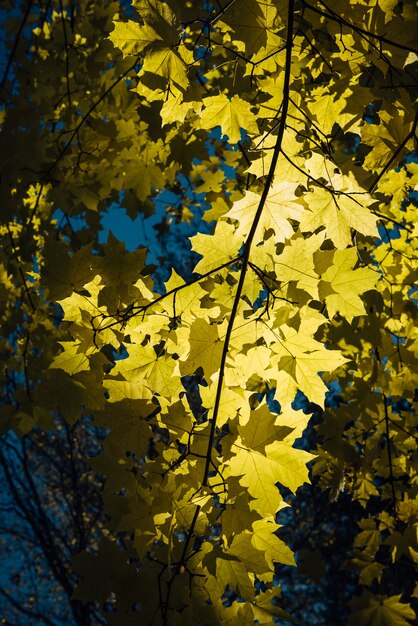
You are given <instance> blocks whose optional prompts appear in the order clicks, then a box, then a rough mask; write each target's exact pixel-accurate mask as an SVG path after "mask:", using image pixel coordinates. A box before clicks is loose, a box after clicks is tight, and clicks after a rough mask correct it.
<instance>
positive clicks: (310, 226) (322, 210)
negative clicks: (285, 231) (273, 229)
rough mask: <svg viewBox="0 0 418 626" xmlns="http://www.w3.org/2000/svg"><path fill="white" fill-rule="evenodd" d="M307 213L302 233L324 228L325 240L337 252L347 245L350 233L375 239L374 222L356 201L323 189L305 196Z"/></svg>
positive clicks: (304, 216) (302, 218) (371, 215)
mask: <svg viewBox="0 0 418 626" xmlns="http://www.w3.org/2000/svg"><path fill="white" fill-rule="evenodd" d="M305 201H306V203H307V206H308V210H307V211H306V212H305V213H304V214H303V215H302V217H301V220H300V229H301V231H302V232H307V231H310V232H315V231H316V230H317V229H318V228H323V227H324V226H325V229H326V236H327V237H328V238H329V239H331V240H332V241H333V243H334V244H335V246H336V247H337V248H339V249H343V248H346V247H347V246H349V245H350V243H351V229H354V230H357V231H358V232H360V233H362V234H363V235H372V236H377V229H376V222H377V218H376V217H375V216H374V215H373V214H372V213H371V212H370V211H369V210H368V209H366V208H365V207H364V206H363V205H362V204H361V203H360V201H359V200H358V199H357V197H355V198H353V197H351V196H349V195H348V194H345V195H344V194H336V193H334V192H332V191H331V190H329V191H328V190H327V189H325V188H323V187H320V188H316V189H315V191H311V192H308V193H307V194H306V195H305Z"/></svg>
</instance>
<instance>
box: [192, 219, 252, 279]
mask: <svg viewBox="0 0 418 626" xmlns="http://www.w3.org/2000/svg"><path fill="white" fill-rule="evenodd" d="M190 241H191V242H192V250H194V251H195V252H198V253H199V254H200V255H201V256H202V257H203V258H202V259H201V260H200V261H199V263H198V264H197V265H196V267H195V268H194V271H195V272H197V273H200V274H205V273H206V272H209V271H210V270H213V269H215V268H217V267H219V266H221V265H223V264H224V263H226V262H227V261H231V260H232V259H234V258H236V257H237V256H238V251H239V249H240V247H241V244H242V242H243V237H239V236H234V227H233V226H232V224H227V223H226V222H218V223H217V224H216V228H215V232H214V234H213V235H206V234H203V233H199V234H198V235H194V237H190Z"/></svg>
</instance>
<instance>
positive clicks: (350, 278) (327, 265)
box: [316, 248, 378, 322]
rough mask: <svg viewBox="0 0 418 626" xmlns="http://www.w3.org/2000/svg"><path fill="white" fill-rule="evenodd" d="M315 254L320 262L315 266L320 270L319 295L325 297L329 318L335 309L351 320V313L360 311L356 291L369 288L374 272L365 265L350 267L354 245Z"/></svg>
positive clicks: (375, 278) (352, 262)
mask: <svg viewBox="0 0 418 626" xmlns="http://www.w3.org/2000/svg"><path fill="white" fill-rule="evenodd" d="M318 255H320V262H319V263H316V269H317V271H318V272H319V273H320V274H321V282H320V283H319V295H320V297H321V299H325V302H326V304H327V309H328V313H329V316H330V318H332V317H334V315H335V314H336V313H337V312H338V313H340V314H341V315H342V316H343V317H345V318H346V319H347V320H348V321H349V322H351V321H352V319H353V317H356V316H357V315H364V313H365V309H364V304H363V302H362V300H361V298H360V294H363V293H364V292H365V291H368V290H369V289H373V287H374V286H375V284H376V282H377V279H378V274H377V273H376V272H373V271H372V270H371V269H369V268H368V267H361V268H358V269H356V270H353V269H352V268H353V266H354V265H355V264H356V262H357V260H358V257H357V250H356V248H348V249H347V250H336V251H335V252H334V251H333V250H324V251H321V252H319V253H318ZM324 270H325V271H324Z"/></svg>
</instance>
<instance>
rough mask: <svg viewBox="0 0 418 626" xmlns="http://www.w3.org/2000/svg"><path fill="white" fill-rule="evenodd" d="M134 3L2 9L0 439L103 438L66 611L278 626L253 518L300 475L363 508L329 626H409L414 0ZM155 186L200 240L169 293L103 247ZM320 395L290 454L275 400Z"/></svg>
mask: <svg viewBox="0 0 418 626" xmlns="http://www.w3.org/2000/svg"><path fill="white" fill-rule="evenodd" d="M132 4H133V15H131V19H128V18H127V16H126V15H125V14H124V12H123V7H122V5H121V4H120V3H119V2H110V1H107V0H104V1H103V2H99V3H96V2H77V1H76V0H52V1H51V2H40V3H38V4H37V5H36V6H35V3H33V2H26V3H25V10H24V12H23V14H22V16H20V17H19V21H18V22H17V24H16V20H15V18H11V20H10V33H11V40H10V42H9V47H10V57H9V62H8V64H7V66H6V71H5V75H4V77H3V80H2V84H1V88H2V98H3V103H4V105H3V108H2V111H1V122H2V127H1V133H0V140H1V142H2V144H1V145H2V153H1V170H2V180H1V188H0V193H1V203H2V213H1V223H0V237H1V242H2V246H1V252H0V275H1V285H0V298H1V302H2V308H1V332H0V352H1V354H2V358H3V359H4V367H3V369H2V388H3V392H4V397H5V402H4V403H3V405H2V406H1V407H0V408H1V415H2V423H3V428H4V431H7V429H9V428H12V429H13V430H14V431H15V432H16V433H18V434H21V435H23V436H24V435H25V434H26V433H28V432H30V431H31V429H33V428H34V427H36V428H38V429H45V430H47V429H48V428H50V427H51V426H52V425H53V423H54V420H56V419H58V420H60V421H63V423H65V424H67V425H68V426H69V427H70V428H71V427H73V426H74V425H75V424H77V423H78V422H79V420H80V419H81V418H88V417H89V416H91V415H93V416H94V420H95V423H96V424H98V425H99V426H100V427H104V428H105V429H106V430H107V431H108V435H107V437H106V440H105V442H104V451H103V454H102V455H100V456H98V457H95V459H93V460H92V461H91V464H92V467H93V468H94V470H95V471H96V472H98V473H99V474H102V475H103V476H105V484H104V487H103V491H102V498H103V503H104V510H105V512H106V515H107V519H108V521H107V522H106V527H105V528H104V530H103V538H102V539H101V541H100V543H99V545H98V546H97V548H96V550H95V551H94V550H93V551H91V550H90V551H85V552H81V553H80V554H79V555H78V556H77V557H76V558H75V560H74V566H75V568H76V570H77V571H78V572H79V573H80V575H81V576H82V578H83V580H82V582H81V584H80V585H79V586H78V588H77V590H76V592H75V599H76V600H79V601H81V602H89V601H93V600H94V601H96V602H97V603H101V604H103V603H106V602H107V601H109V598H110V599H111V602H112V612H111V613H109V623H110V624H115V625H121V626H122V625H123V626H129V625H130V624H137V623H138V619H140V620H141V623H144V624H147V625H148V624H149V625H150V626H157V625H161V626H177V625H180V624H181V625H185V624H190V625H194V626H195V625H196V624H202V625H207V626H215V625H216V624H226V625H227V624H231V625H233V624H237V623H243V624H253V623H254V620H257V622H258V623H259V624H270V623H272V621H274V620H275V619H276V618H279V619H288V620H292V617H291V616H290V615H288V614H287V613H286V612H285V611H284V610H283V609H282V608H280V606H279V601H278V599H279V588H278V586H277V585H276V579H275V575H274V571H275V569H274V568H275V565H274V564H275V563H279V564H283V565H292V564H294V556H293V553H292V551H291V550H290V548H289V547H288V545H287V544H286V543H285V542H284V541H283V539H282V538H280V535H279V534H278V533H277V531H278V529H279V524H278V523H277V520H278V519H279V518H280V513H281V511H283V509H284V508H285V507H287V506H288V504H287V502H286V499H285V495H286V493H288V492H289V491H290V492H292V493H295V492H296V491H297V489H298V488H299V487H300V486H301V485H302V484H303V483H304V482H306V481H308V470H307V467H306V464H307V463H308V462H311V461H312V462H313V470H312V471H313V475H314V476H315V477H317V478H316V480H318V481H319V483H320V485H321V487H322V488H323V489H325V490H327V489H328V490H330V492H331V497H332V498H337V497H338V495H339V494H340V493H341V492H342V491H344V492H346V493H348V494H350V495H351V498H353V499H355V500H356V501H358V502H359V504H360V506H361V508H362V517H361V519H360V521H359V531H358V534H357V535H356V538H355V550H354V552H353V554H352V558H351V562H350V567H352V568H354V569H355V570H357V571H358V572H359V580H360V583H361V585H362V586H363V589H364V591H363V594H362V595H361V596H359V597H357V598H355V599H354V600H353V602H352V606H351V609H352V613H351V617H350V619H349V622H348V623H349V625H350V626H352V625H354V624H357V623H362V624H366V625H367V624H370V625H372V626H377V625H378V624H386V625H388V626H392V625H393V626H407V625H408V624H410V623H411V622H412V621H413V620H414V618H415V612H414V609H413V606H412V605H411V603H413V602H414V601H415V600H414V598H416V596H417V595H418V593H417V591H416V589H415V588H414V574H413V573H414V572H415V570H416V566H417V563H418V544H417V522H418V494H417V478H416V475H417V452H416V442H417V422H416V414H415V412H414V402H416V396H415V389H416V387H417V374H416V371H414V362H415V359H416V356H417V335H416V329H415V324H414V322H415V319H416V302H415V294H416V291H415V288H414V283H415V282H416V278H417V264H416V258H417V254H416V249H417V236H418V231H417V227H416V225H415V226H414V215H415V211H416V200H417V198H416V195H414V194H416V188H417V182H418V180H417V179H418V165H417V164H416V162H415V160H414V152H413V150H414V145H415V142H416V139H417V134H416V133H417V123H418V113H417V111H416V104H415V102H416V95H417V84H418V64H417V59H418V57H417V54H418V49H417V47H416V39H417V26H416V25H417V17H418V15H417V14H418V10H417V7H416V3H415V2H413V1H412V0H411V1H408V0H405V1H403V2H398V0H385V1H384V2H379V3H377V2H374V1H371V0H361V1H360V2H353V1H352V0H351V1H350V0H341V1H340V0H339V2H338V6H337V7H336V8H333V6H330V5H329V4H327V2H323V1H322V0H311V1H305V0H287V1H284V0H224V2H222V3H221V2H213V3H211V2H202V3H200V2H192V1H191V0H188V1H185V2H182V1H180V0H167V1H166V2H161V1H159V0H134V1H133V3H132ZM217 129H218V130H219V133H220V134H219V133H218V134H217ZM11 148H12V149H11ZM164 190H165V191H170V192H171V193H173V194H175V195H176V196H177V197H178V198H180V199H181V204H180V203H179V204H178V205H177V208H176V219H178V220H185V221H188V220H190V219H192V217H193V215H194V214H195V212H196V210H198V209H199V207H198V206H197V205H198V203H199V202H200V198H202V197H203V198H204V203H205V206H207V207H208V208H207V210H206V211H205V213H204V217H203V219H204V221H205V223H206V224H213V227H212V228H211V229H210V234H208V232H207V231H208V229H207V228H205V229H203V230H202V231H201V232H198V233H197V234H196V235H194V236H193V237H191V246H192V250H193V251H194V253H195V254H196V255H197V258H198V259H199V260H198V261H197V263H196V265H195V267H194V272H193V275H192V278H191V279H189V280H184V277H182V276H180V275H179V274H178V273H177V272H175V271H174V270H173V271H172V273H171V276H170V278H169V279H168V281H166V282H165V285H164V288H163V289H162V290H160V291H157V290H156V289H155V286H154V284H153V280H152V277H151V274H152V268H150V267H149V265H148V264H147V252H146V250H145V249H138V250H136V251H134V252H127V251H126V249H125V247H124V245H123V244H121V243H119V242H118V241H117V240H116V239H114V238H112V237H110V238H109V240H108V242H107V243H106V244H101V243H99V234H100V228H101V217H102V216H103V214H104V212H105V211H106V209H107V208H108V207H109V206H110V205H111V203H112V202H115V201H116V202H120V203H122V205H123V206H124V207H125V208H126V210H127V212H128V214H129V215H130V216H132V217H135V216H136V215H138V214H139V213H142V214H144V215H149V214H150V213H151V212H152V211H153V206H154V205H153V200H154V199H155V198H156V197H157V196H158V194H160V193H161V192H162V191H164ZM57 216H58V217H57ZM76 220H78V221H79V227H78V228H75V227H74V225H75V223H76ZM332 385H334V388H335V387H336V386H337V388H338V390H339V406H338V407H334V408H332V407H326V408H325V411H324V413H323V416H322V419H321V422H320V424H319V425H318V426H317V450H315V451H313V452H314V454H311V453H309V452H307V451H305V450H302V449H298V448H297V447H295V446H294V443H295V441H296V440H297V439H298V438H300V436H301V435H302V433H303V431H304V429H305V427H306V425H307V421H308V416H307V415H306V414H305V413H304V412H303V411H300V410H296V408H295V405H294V399H295V396H296V393H297V392H298V391H299V392H302V393H303V394H304V395H305V396H306V398H307V399H308V400H309V401H310V402H311V403H314V404H315V405H317V406H319V407H322V408H323V407H324V400H325V394H326V392H327V388H328V387H329V386H332ZM327 386H328V387H327ZM277 515H279V517H278V516H277ZM80 547H81V548H85V547H88V546H87V545H83V546H80ZM313 566H315V563H313ZM394 568H403V569H402V571H404V572H407V573H408V579H407V580H405V578H403V579H402V580H401V581H399V580H398V581H395V582H393V576H392V572H393V569H394ZM308 569H309V568H308ZM313 576H315V573H313Z"/></svg>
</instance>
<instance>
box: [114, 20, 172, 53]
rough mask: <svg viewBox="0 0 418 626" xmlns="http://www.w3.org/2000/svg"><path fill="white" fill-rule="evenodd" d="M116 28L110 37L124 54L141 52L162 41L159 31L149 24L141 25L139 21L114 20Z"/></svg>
mask: <svg viewBox="0 0 418 626" xmlns="http://www.w3.org/2000/svg"><path fill="white" fill-rule="evenodd" d="M114 25H115V28H114V30H113V31H112V32H111V33H110V35H109V39H110V40H111V42H112V43H113V44H114V46H116V47H117V48H119V50H121V51H122V52H123V54H124V56H127V55H131V54H133V55H137V54H140V53H141V52H143V51H144V50H145V48H147V47H148V46H149V45H150V44H155V42H157V41H162V39H161V37H160V36H159V35H158V33H157V32H156V31H155V30H154V29H153V28H152V26H150V25H149V24H144V25H143V26H141V25H140V24H138V23H137V22H134V21H132V20H128V21H127V22H114Z"/></svg>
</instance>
